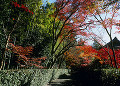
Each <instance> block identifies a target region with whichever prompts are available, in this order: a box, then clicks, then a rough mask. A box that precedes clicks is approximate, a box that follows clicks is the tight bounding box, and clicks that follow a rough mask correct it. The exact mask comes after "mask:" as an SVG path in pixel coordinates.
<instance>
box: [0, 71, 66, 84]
mask: <svg viewBox="0 0 120 86" xmlns="http://www.w3.org/2000/svg"><path fill="white" fill-rule="evenodd" d="M67 73H68V70H67V69H25V70H23V69H22V70H2V71H0V86H45V85H46V84H47V83H48V82H50V81H51V80H53V79H56V78H58V77H59V76H60V75H62V74H67Z"/></svg>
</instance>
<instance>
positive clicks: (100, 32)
mask: <svg viewBox="0 0 120 86" xmlns="http://www.w3.org/2000/svg"><path fill="white" fill-rule="evenodd" d="M46 1H48V2H50V3H53V2H55V1H56V0H43V2H46ZM103 16H104V15H102V17H103ZM108 16H109V15H108ZM116 19H119V20H120V16H118V17H117V18H116ZM116 31H117V30H116V28H115V27H113V29H112V39H114V37H117V38H118V40H120V34H117V33H116V34H115V32H116ZM93 32H94V33H95V34H96V35H98V36H100V37H101V38H102V39H103V40H104V42H105V43H108V42H109V41H110V39H109V36H108V35H107V34H106V31H105V30H103V28H99V29H98V28H96V30H95V29H94V30H93ZM88 43H89V44H90V45H92V44H93V41H90V40H89V42H88ZM105 43H103V44H105Z"/></svg>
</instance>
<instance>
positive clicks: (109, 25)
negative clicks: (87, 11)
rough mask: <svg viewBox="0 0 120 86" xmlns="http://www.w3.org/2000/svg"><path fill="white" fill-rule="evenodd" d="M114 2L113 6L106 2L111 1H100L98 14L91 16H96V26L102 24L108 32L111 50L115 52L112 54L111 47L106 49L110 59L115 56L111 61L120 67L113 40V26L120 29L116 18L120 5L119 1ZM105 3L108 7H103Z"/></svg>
mask: <svg viewBox="0 0 120 86" xmlns="http://www.w3.org/2000/svg"><path fill="white" fill-rule="evenodd" d="M113 2H114V3H111V4H113V5H112V6H110V4H108V5H106V3H109V1H108V0H107V1H106V3H105V2H98V3H99V4H100V5H99V9H95V11H96V13H97V15H95V14H92V15H91V16H93V17H94V18H95V20H93V21H94V24H95V26H96V25H98V26H101V27H102V28H103V29H104V31H105V32H106V34H107V35H108V36H109V39H110V41H111V44H110V45H111V50H112V53H113V54H112V55H110V53H109V48H108V49H107V50H106V52H107V53H109V57H110V60H111V59H113V58H114V60H111V63H112V62H114V63H115V68H118V67H117V66H118V65H117V60H116V55H115V50H114V47H113V42H112V30H113V27H116V29H118V30H119V26H116V25H117V23H118V20H117V18H116V19H115V17H117V16H118V11H119V9H116V8H117V7H118V3H116V2H117V1H113ZM105 5H106V7H105V8H104V9H103V7H104V6H105ZM102 12H103V13H104V14H105V16H104V17H103V16H102V15H101V14H102ZM108 14H109V17H108V16H107V15H108ZM93 26H94V25H93ZM93 28H94V27H93ZM95 28H96V27H95ZM102 41H103V40H102ZM98 43H99V42H98ZM99 44H100V43H99Z"/></svg>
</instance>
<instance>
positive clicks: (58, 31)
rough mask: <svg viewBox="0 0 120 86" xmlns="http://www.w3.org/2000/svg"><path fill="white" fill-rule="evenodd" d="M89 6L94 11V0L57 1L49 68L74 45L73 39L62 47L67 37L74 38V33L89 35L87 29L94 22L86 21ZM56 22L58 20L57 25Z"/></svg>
mask: <svg viewBox="0 0 120 86" xmlns="http://www.w3.org/2000/svg"><path fill="white" fill-rule="evenodd" d="M88 8H90V9H91V10H92V12H93V11H94V8H95V4H94V0H57V1H56V2H55V13H54V20H53V21H52V23H53V27H52V49H51V59H50V61H49V63H48V66H49V68H52V67H53V66H54V64H55V62H56V61H57V60H58V59H59V58H60V56H61V55H63V54H64V53H65V52H66V51H67V50H69V49H70V48H72V47H73V46H74V42H73V41H72V40H71V41H69V42H66V43H65V44H64V46H62V47H60V45H63V42H64V40H66V38H73V39H74V38H75V36H74V34H75V35H81V36H88V34H87V33H86V31H85V29H86V28H87V27H88V25H90V24H91V23H93V22H92V21H91V22H89V23H87V22H86V21H85V20H86V18H87V16H88V14H89V13H90V12H89V9H88ZM56 22H58V24H57V25H56ZM64 31H65V33H64ZM69 40H70V39H69ZM57 44H58V45H57ZM49 64H50V65H49Z"/></svg>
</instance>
